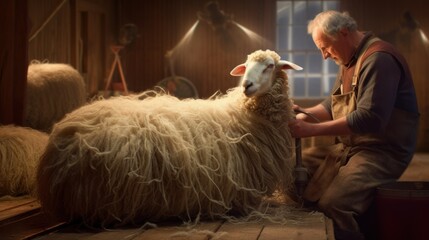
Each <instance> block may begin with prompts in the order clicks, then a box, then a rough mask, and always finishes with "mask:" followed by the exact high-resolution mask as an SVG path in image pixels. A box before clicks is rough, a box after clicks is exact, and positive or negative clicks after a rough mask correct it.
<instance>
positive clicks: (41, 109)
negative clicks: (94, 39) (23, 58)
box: [23, 61, 86, 133]
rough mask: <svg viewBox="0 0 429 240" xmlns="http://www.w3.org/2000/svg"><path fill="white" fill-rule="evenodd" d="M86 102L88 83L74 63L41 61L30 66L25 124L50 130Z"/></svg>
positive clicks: (41, 129) (45, 130) (46, 130)
mask: <svg viewBox="0 0 429 240" xmlns="http://www.w3.org/2000/svg"><path fill="white" fill-rule="evenodd" d="M85 102H86V89H85V82H84V80H83V78H82V76H81V75H80V73H79V72H78V71H77V70H76V69H74V68H73V67H72V66H70V65H68V64H63V63H42V62H38V61H32V63H31V64H30V65H29V66H28V73H27V98H26V104H25V115H24V124H23V125H24V126H27V127H30V128H33V129H37V130H40V131H44V132H47V133H49V132H50V131H51V129H52V126H53V125H54V123H55V122H57V121H59V120H61V118H63V117H64V115H65V114H67V113H69V112H71V111H73V110H74V109H76V108H78V107H80V106H82V105H84V104H85Z"/></svg>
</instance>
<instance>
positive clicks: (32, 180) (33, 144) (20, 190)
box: [0, 125, 48, 196]
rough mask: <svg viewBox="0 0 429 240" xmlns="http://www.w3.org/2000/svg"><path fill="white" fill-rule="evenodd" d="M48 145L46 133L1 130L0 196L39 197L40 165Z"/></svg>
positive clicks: (9, 126) (11, 129)
mask: <svg viewBox="0 0 429 240" xmlns="http://www.w3.org/2000/svg"><path fill="white" fill-rule="evenodd" d="M47 143H48V135H47V134H46V133H44V132H40V131H37V130H34V129H30V128H25V127H19V126H13V125H6V126H0V196H3V195H11V196H18V195H23V194H32V195H34V194H35V192H36V191H35V188H36V170H37V165H38V164H39V158H40V156H41V155H42V153H43V151H44V150H45V147H46V145H47Z"/></svg>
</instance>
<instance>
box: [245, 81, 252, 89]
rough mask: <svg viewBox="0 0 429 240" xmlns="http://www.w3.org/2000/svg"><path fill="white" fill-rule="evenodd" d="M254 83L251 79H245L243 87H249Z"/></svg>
mask: <svg viewBox="0 0 429 240" xmlns="http://www.w3.org/2000/svg"><path fill="white" fill-rule="evenodd" d="M252 85H253V83H252V82H251V81H249V80H244V81H243V87H244V89H248V88H249V87H251V86H252Z"/></svg>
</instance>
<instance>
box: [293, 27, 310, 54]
mask: <svg viewBox="0 0 429 240" xmlns="http://www.w3.org/2000/svg"><path fill="white" fill-rule="evenodd" d="M314 47H315V45H314V43H313V40H312V38H311V36H310V35H308V33H307V27H305V26H293V27H292V49H290V50H294V51H296V50H308V49H312V48H314Z"/></svg>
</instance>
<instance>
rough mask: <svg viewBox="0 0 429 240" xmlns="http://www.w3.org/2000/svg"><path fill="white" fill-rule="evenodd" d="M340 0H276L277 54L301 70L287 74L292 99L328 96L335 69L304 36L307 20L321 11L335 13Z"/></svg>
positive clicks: (336, 67)
mask: <svg viewBox="0 0 429 240" xmlns="http://www.w3.org/2000/svg"><path fill="white" fill-rule="evenodd" d="M339 3H340V1H339V0H326V1H325V0H279V1H277V38H276V40H277V43H276V46H277V52H278V53H279V54H280V56H281V58H282V59H285V60H287V61H291V62H294V63H296V64H298V65H300V66H301V67H303V68H304V70H303V71H289V72H288V75H289V79H290V94H291V97H298V98H305V97H323V96H326V95H329V94H330V93H331V89H332V86H333V84H334V81H335V78H336V75H337V71H338V68H339V67H338V66H337V65H336V64H335V62H334V61H332V60H330V59H329V60H324V59H323V57H322V55H321V53H320V52H319V50H318V49H317V47H316V45H315V44H314V43H313V39H312V38H311V36H310V35H309V34H308V33H307V24H308V21H309V20H311V19H313V18H314V17H315V16H316V15H317V14H318V13H320V12H321V11H323V10H327V9H332V10H338V9H339V6H340V4H339Z"/></svg>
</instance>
